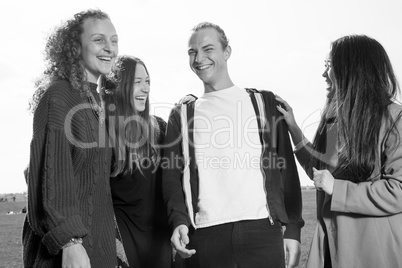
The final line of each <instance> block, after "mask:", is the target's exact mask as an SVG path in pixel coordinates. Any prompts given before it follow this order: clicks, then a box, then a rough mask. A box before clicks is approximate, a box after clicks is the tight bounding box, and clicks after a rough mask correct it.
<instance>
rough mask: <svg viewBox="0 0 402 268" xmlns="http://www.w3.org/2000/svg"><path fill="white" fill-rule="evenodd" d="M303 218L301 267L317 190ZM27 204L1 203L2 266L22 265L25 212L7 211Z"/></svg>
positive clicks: (307, 199)
mask: <svg viewBox="0 0 402 268" xmlns="http://www.w3.org/2000/svg"><path fill="white" fill-rule="evenodd" d="M302 193H303V219H304V220H305V222H306V225H305V226H304V228H303V229H302V233H301V236H302V238H301V239H302V246H301V250H302V255H301V258H300V264H299V267H304V264H305V262H306V260H307V255H308V251H309V249H310V243H311V238H312V235H313V231H314V228H315V222H316V210H315V191H314V190H306V191H303V192H302ZM25 205H26V203H25V202H24V201H18V199H17V202H1V203H0V241H1V242H2V247H0V268H12V267H18V268H20V267H22V260H21V230H22V225H23V223H24V218H25V214H11V215H8V214H7V212H9V211H13V212H21V210H22V208H23V207H24V206H25ZM94 268H96V267H94Z"/></svg>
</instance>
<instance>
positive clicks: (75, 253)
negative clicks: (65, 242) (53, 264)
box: [62, 244, 91, 268]
mask: <svg viewBox="0 0 402 268" xmlns="http://www.w3.org/2000/svg"><path fill="white" fill-rule="evenodd" d="M62 267H63V268H91V263H90V261H89V258H88V254H87V251H86V250H85V248H84V247H83V246H82V245H81V244H74V245H72V246H69V247H66V248H63V258H62Z"/></svg>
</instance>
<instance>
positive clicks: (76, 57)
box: [29, 9, 109, 112]
mask: <svg viewBox="0 0 402 268" xmlns="http://www.w3.org/2000/svg"><path fill="white" fill-rule="evenodd" d="M88 18H94V19H109V16H108V15H107V14H106V13H105V12H102V11H100V10H98V9H89V10H86V11H82V12H80V13H77V14H75V15H74V17H73V18H72V19H70V20H67V21H66V22H64V23H62V24H61V25H60V26H58V27H56V28H55V29H54V31H53V32H52V33H51V34H50V35H49V36H48V38H47V42H46V46H45V51H44V57H45V64H46V67H45V71H44V72H43V74H42V75H41V76H40V77H39V78H38V79H37V80H36V82H35V87H36V90H35V92H34V94H33V96H32V100H31V101H30V104H29V106H30V109H31V111H32V112H34V111H35V109H36V106H37V105H38V103H39V100H40V98H41V97H42V95H43V93H44V92H45V90H46V89H47V88H48V87H49V84H50V83H52V82H54V81H59V80H66V81H69V82H70V83H71V85H72V86H73V88H74V89H76V90H78V91H80V92H82V93H85V92H86V91H87V90H88V87H87V83H86V82H87V77H86V72H85V68H84V66H83V64H82V61H83V60H82V57H81V39H80V38H81V34H82V33H83V31H84V28H83V24H84V21H85V20H86V19H88Z"/></svg>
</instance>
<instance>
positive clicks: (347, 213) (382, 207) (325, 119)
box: [277, 35, 402, 268]
mask: <svg viewBox="0 0 402 268" xmlns="http://www.w3.org/2000/svg"><path fill="white" fill-rule="evenodd" d="M323 76H324V78H325V79H326V81H327V83H328V85H329V95H328V100H327V105H326V106H325V107H326V109H325V112H324V113H323V115H322V118H321V123H320V125H319V128H318V130H317V133H316V136H315V138H314V142H313V144H311V143H309V142H308V141H307V140H306V139H305V138H304V136H303V134H302V131H301V130H300V128H299V127H298V126H297V124H296V122H295V119H294V116H293V111H292V109H291V107H290V106H289V105H288V104H287V103H286V102H285V101H284V100H283V99H281V98H280V97H277V99H278V100H279V101H280V102H281V103H282V105H283V107H278V110H279V111H281V112H282V114H283V115H284V118H285V120H286V122H287V124H288V125H289V131H290V133H291V136H292V139H293V141H294V144H296V150H295V151H296V152H295V154H296V157H297V159H298V161H299V163H300V164H301V165H302V167H303V168H304V169H305V170H306V172H307V174H308V175H309V176H310V178H311V179H313V180H314V185H315V186H316V188H317V217H318V218H317V220H318V222H317V228H316V231H315V234H314V238H313V242H312V245H311V250H310V254H309V259H308V262H307V267H314V268H316V267H365V268H367V267H373V268H374V267H402V257H401V252H402V228H401V224H402V145H401V135H402V120H401V116H402V107H401V105H399V104H397V103H396V95H397V93H398V92H399V86H398V82H397V79H396V77H395V75H394V72H393V69H392V65H391V62H390V60H389V58H388V55H387V53H386V51H385V50H384V48H383V46H382V45H381V44H380V43H379V42H377V41H376V40H374V39H372V38H370V37H367V36H365V35H351V36H345V37H342V38H339V39H338V40H336V41H334V42H333V43H332V46H331V51H330V53H329V58H328V59H327V61H326V70H325V72H324V74H323Z"/></svg>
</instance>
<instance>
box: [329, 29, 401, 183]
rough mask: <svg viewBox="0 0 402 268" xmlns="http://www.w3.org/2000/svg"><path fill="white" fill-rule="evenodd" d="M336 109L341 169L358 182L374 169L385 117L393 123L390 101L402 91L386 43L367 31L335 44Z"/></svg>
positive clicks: (333, 63) (332, 56)
mask: <svg viewBox="0 0 402 268" xmlns="http://www.w3.org/2000/svg"><path fill="white" fill-rule="evenodd" d="M330 57H331V63H332V68H333V73H334V76H335V81H333V82H334V83H335V101H336V103H335V109H336V115H337V121H338V123H337V125H338V136H339V141H340V144H341V147H340V159H341V160H343V161H342V162H341V166H340V167H339V168H341V169H345V168H346V169H347V170H348V171H349V172H350V171H351V172H352V174H353V177H352V179H353V178H354V179H353V180H355V182H359V181H364V180H366V179H367V178H368V176H369V175H370V174H371V173H372V171H373V169H374V166H375V161H376V159H377V157H378V156H377V155H376V152H377V148H378V143H379V133H380V128H381V125H382V123H383V120H384V118H385V119H386V120H389V121H390V123H391V125H393V122H392V118H391V115H390V114H389V111H388V105H390V104H391V103H392V102H394V101H395V99H396V96H397V94H398V93H399V85H398V81H397V79H396V77H395V75H394V71H393V68H392V65H391V62H390V59H389V57H388V55H387V53H386V51H385V49H384V48H383V46H382V45H381V44H380V43H379V42H377V41H376V40H374V39H372V38H370V37H367V36H365V35H349V36H344V37H342V38H339V39H337V40H336V41H334V42H333V43H332V45H331V52H330Z"/></svg>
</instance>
